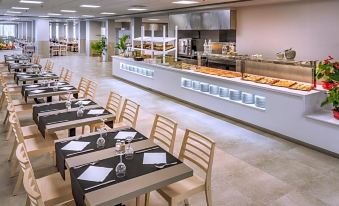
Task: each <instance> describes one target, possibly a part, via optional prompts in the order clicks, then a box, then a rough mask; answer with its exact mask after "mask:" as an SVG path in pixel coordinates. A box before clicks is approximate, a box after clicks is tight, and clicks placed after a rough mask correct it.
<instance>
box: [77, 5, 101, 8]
mask: <svg viewBox="0 0 339 206" xmlns="http://www.w3.org/2000/svg"><path fill="white" fill-rule="evenodd" d="M80 7H84V8H99V7H101V6H98V5H91V4H82V5H80Z"/></svg>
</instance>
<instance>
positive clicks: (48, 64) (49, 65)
mask: <svg viewBox="0 0 339 206" xmlns="http://www.w3.org/2000/svg"><path fill="white" fill-rule="evenodd" d="M53 66H54V62H52V61H51V60H49V59H48V60H47V62H46V64H45V67H44V69H45V70H46V71H49V72H51V71H52V70H53Z"/></svg>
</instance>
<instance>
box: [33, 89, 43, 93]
mask: <svg viewBox="0 0 339 206" xmlns="http://www.w3.org/2000/svg"><path fill="white" fill-rule="evenodd" d="M44 91H45V90H42V89H37V90H33V91H31V93H34V94H38V93H41V92H44Z"/></svg>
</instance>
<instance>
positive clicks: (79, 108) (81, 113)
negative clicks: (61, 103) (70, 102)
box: [77, 104, 84, 117]
mask: <svg viewBox="0 0 339 206" xmlns="http://www.w3.org/2000/svg"><path fill="white" fill-rule="evenodd" d="M82 116H84V105H82V104H81V105H80V106H79V107H78V110H77V117H82Z"/></svg>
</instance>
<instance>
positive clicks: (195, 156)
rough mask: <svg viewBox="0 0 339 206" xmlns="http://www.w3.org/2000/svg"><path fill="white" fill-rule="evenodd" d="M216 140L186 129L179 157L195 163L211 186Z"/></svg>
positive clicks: (206, 183)
mask: <svg viewBox="0 0 339 206" xmlns="http://www.w3.org/2000/svg"><path fill="white" fill-rule="evenodd" d="M214 150H215V142H214V141H213V140H211V139H209V138H207V137H205V136H203V135H201V134H199V133H197V132H194V131H192V130H189V129H186V131H185V135H184V140H183V143H182V146H181V149H180V154H179V159H180V160H181V161H184V162H188V163H191V164H193V165H194V166H195V167H197V169H199V170H200V172H201V173H202V175H204V176H205V177H204V178H205V185H206V186H207V187H210V184H211V173H212V163H213V158H214Z"/></svg>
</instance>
